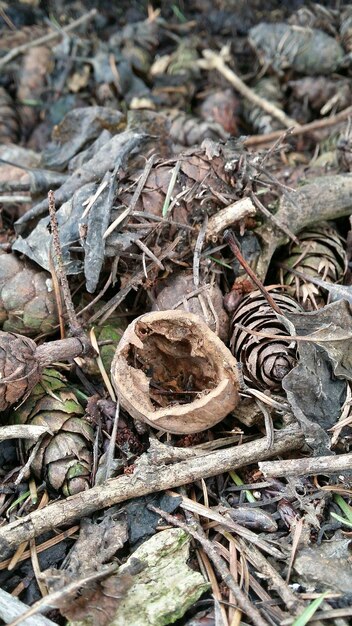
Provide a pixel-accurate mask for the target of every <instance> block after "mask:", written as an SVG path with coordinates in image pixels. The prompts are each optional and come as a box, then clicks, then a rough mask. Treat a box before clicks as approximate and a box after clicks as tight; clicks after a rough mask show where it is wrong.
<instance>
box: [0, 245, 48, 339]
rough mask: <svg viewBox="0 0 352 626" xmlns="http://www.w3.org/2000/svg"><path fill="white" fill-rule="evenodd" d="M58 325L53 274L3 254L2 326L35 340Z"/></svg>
mask: <svg viewBox="0 0 352 626" xmlns="http://www.w3.org/2000/svg"><path fill="white" fill-rule="evenodd" d="M57 324H58V314H57V308H56V302H55V295H54V291H53V290H52V286H51V277H50V274H48V272H44V271H43V270H41V268H39V267H38V266H36V265H34V264H33V263H30V262H29V261H22V260H21V259H19V258H18V257H17V256H16V255H15V254H0V326H2V328H3V329H4V330H5V331H10V332H14V333H21V334H23V335H27V336H28V337H34V336H36V335H39V334H41V333H49V332H52V331H53V328H54V327H55V326H56V325H57Z"/></svg>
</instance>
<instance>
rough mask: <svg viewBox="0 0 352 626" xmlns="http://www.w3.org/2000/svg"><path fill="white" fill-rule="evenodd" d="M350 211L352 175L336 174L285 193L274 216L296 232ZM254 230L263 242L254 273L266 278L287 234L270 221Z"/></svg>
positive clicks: (348, 213)
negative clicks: (272, 259)
mask: <svg viewBox="0 0 352 626" xmlns="http://www.w3.org/2000/svg"><path fill="white" fill-rule="evenodd" d="M351 211H352V175H351V174H336V175H331V176H319V177H317V178H315V179H314V180H312V181H311V182H309V183H308V184H307V185H304V186H303V187H300V188H299V189H297V191H291V192H288V193H287V194H286V195H284V196H282V198H281V200H280V206H279V210H278V211H277V213H276V214H275V218H276V219H277V220H279V222H280V224H281V225H284V226H285V227H286V228H287V229H289V231H290V232H291V233H293V234H294V235H296V234H297V233H299V232H300V231H301V230H303V229H305V228H308V227H309V226H312V224H316V223H320V222H323V221H327V220H333V219H337V218H339V217H344V216H345V215H350V213H351ZM254 232H255V233H256V235H257V236H258V237H259V239H260V242H261V245H262V251H261V254H260V257H259V258H258V261H257V265H256V267H255V273H256V275H257V276H258V278H259V279H261V280H262V281H263V280H264V278H265V276H266V273H267V270H268V267H269V264H270V261H271V258H272V256H273V254H274V252H275V250H276V249H277V248H278V247H279V246H281V245H283V244H284V243H286V241H287V238H286V237H285V234H284V233H283V232H282V230H279V229H278V228H277V227H276V226H275V225H274V224H272V223H271V222H266V223H265V224H263V225H262V226H260V227H259V228H257V229H256V230H255V231H254Z"/></svg>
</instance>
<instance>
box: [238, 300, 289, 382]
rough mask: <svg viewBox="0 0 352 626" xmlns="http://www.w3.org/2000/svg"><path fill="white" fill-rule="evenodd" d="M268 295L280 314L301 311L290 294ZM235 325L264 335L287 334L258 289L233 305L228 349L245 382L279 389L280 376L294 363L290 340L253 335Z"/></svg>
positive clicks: (284, 374) (282, 376) (283, 375)
mask: <svg viewBox="0 0 352 626" xmlns="http://www.w3.org/2000/svg"><path fill="white" fill-rule="evenodd" d="M271 295H272V297H273V298H274V300H275V302H277V304H278V305H279V307H280V309H282V311H283V313H285V311H287V312H292V311H300V310H301V308H300V306H299V304H297V302H295V300H293V299H292V298H291V297H290V296H287V295H285V294H280V293H272V294H271ZM237 324H241V326H244V327H246V328H248V329H251V330H254V331H258V332H261V333H265V334H267V335H287V334H288V333H287V330H286V328H285V326H284V325H283V324H282V323H281V322H280V321H279V320H278V318H277V316H276V314H275V313H274V311H273V310H272V308H271V307H270V306H269V304H268V303H267V301H266V300H265V298H264V297H263V296H262V294H261V293H260V291H253V292H252V293H251V294H249V295H248V296H246V297H245V298H244V299H243V300H242V302H241V303H240V305H239V307H238V308H237V310H236V312H235V314H234V317H233V319H232V326H233V329H234V330H233V334H232V338H231V349H232V352H233V354H234V356H235V357H236V359H237V360H238V361H239V362H240V363H242V366H243V377H244V380H245V382H247V383H248V384H250V385H251V386H252V387H256V388H257V389H261V390H267V389H270V391H279V390H280V388H281V381H282V379H283V378H284V377H285V376H286V374H288V372H289V371H290V370H291V369H292V367H294V366H295V364H296V348H295V347H294V346H293V345H292V341H291V340H290V339H288V340H287V341H284V340H283V339H278V340H275V339H270V338H264V337H257V336H256V335H252V334H250V333H249V332H246V331H245V330H242V329H240V328H237Z"/></svg>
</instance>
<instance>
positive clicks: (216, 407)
mask: <svg viewBox="0 0 352 626" xmlns="http://www.w3.org/2000/svg"><path fill="white" fill-rule="evenodd" d="M236 365H237V361H236V359H235V358H234V357H233V356H232V354H231V352H230V351H229V350H228V349H227V348H226V346H225V345H224V343H223V342H222V341H221V340H220V339H219V338H218V337H217V336H216V335H215V333H213V331H211V330H210V328H209V327H208V326H207V325H206V324H205V323H204V321H203V320H202V319H201V318H200V317H198V315H194V314H192V313H187V312H184V311H156V312H152V313H146V314H145V315H141V316H140V317H138V318H137V319H136V320H134V322H132V323H131V324H130V325H129V326H128V328H127V329H126V331H125V332H124V334H123V336H122V338H121V341H120V343H119V346H118V348H117V351H116V353H115V357H114V360H113V363H112V367H111V375H112V382H113V384H114V387H115V389H116V392H117V394H118V397H119V400H120V403H121V405H122V406H123V407H124V408H125V409H126V410H127V411H128V412H129V413H130V414H131V416H132V417H133V418H135V419H139V420H142V421H144V422H147V423H148V424H150V425H151V426H153V427H154V428H160V429H162V430H165V431H168V432H170V433H176V434H187V433H196V432H199V431H202V430H206V429H207V428H211V427H212V426H214V424H217V423H218V422H220V421H221V420H222V419H223V418H224V417H225V416H226V415H228V413H230V411H232V410H233V409H234V408H235V407H236V406H237V404H238V402H239V394H238V388H239V383H238V375H237V368H236Z"/></svg>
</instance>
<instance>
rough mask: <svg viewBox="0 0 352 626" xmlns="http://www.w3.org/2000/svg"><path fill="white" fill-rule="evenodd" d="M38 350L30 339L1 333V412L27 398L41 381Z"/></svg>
mask: <svg viewBox="0 0 352 626" xmlns="http://www.w3.org/2000/svg"><path fill="white" fill-rule="evenodd" d="M36 348H37V346H36V345H35V343H34V341H32V339H29V338H28V337H23V336H21V335H16V334H14V333H3V332H1V331H0V412H1V411H5V410H6V409H8V408H9V407H10V406H11V405H12V404H14V403H15V402H17V400H18V399H19V398H22V397H23V396H25V395H26V394H27V393H28V392H29V391H30V390H31V389H32V387H33V386H34V385H35V384H36V383H37V382H38V380H39V379H40V376H41V367H40V364H39V362H38V361H37V360H36V358H35V351H36Z"/></svg>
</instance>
